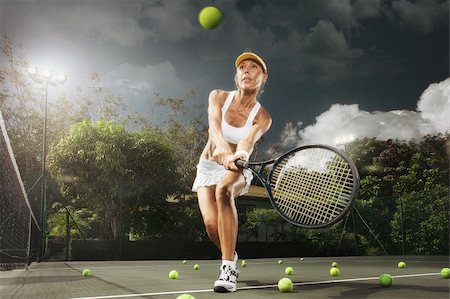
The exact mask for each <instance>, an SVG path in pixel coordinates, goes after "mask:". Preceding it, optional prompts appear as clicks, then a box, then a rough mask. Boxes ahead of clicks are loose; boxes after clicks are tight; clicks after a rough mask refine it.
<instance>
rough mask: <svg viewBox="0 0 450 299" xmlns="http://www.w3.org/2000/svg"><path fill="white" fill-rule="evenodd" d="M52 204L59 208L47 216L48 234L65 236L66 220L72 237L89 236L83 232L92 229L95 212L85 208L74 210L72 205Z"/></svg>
mask: <svg viewBox="0 0 450 299" xmlns="http://www.w3.org/2000/svg"><path fill="white" fill-rule="evenodd" d="M54 206H55V207H56V206H57V207H59V209H58V208H56V211H55V212H54V213H52V214H50V216H49V217H48V226H47V230H48V235H49V236H54V237H64V236H66V234H67V231H66V230H67V221H68V224H69V228H70V230H69V234H70V236H71V238H72V239H74V238H77V239H80V238H87V237H90V236H89V235H85V234H86V232H91V231H92V225H93V224H94V223H95V222H97V218H98V215H97V214H95V213H93V212H92V211H89V210H88V209H86V208H82V209H79V210H75V209H74V208H73V207H72V206H67V207H61V204H55V205H54ZM69 213H70V214H69Z"/></svg>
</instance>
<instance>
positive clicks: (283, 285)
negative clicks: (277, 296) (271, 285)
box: [278, 278, 294, 293]
mask: <svg viewBox="0 0 450 299" xmlns="http://www.w3.org/2000/svg"><path fill="white" fill-rule="evenodd" d="M293 288H294V284H293V283H292V281H291V280H290V279H289V278H282V279H280V280H279V281H278V289H279V290H280V292H283V293H288V292H290V291H292V289H293Z"/></svg>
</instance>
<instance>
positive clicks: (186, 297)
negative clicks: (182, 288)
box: [177, 294, 195, 299]
mask: <svg viewBox="0 0 450 299" xmlns="http://www.w3.org/2000/svg"><path fill="white" fill-rule="evenodd" d="M177 299H195V297H194V296H192V295H191V294H181V295H180V296H178V297H177Z"/></svg>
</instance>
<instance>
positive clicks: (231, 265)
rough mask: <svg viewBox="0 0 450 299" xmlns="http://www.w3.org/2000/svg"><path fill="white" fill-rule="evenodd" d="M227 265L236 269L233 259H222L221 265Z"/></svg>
mask: <svg viewBox="0 0 450 299" xmlns="http://www.w3.org/2000/svg"><path fill="white" fill-rule="evenodd" d="M223 265H227V266H229V267H231V268H233V269H236V263H235V262H234V261H228V260H222V266H223Z"/></svg>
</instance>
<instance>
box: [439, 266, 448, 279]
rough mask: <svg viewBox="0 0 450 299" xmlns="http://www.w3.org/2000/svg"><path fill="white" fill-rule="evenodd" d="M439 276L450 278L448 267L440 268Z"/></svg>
mask: <svg viewBox="0 0 450 299" xmlns="http://www.w3.org/2000/svg"><path fill="white" fill-rule="evenodd" d="M441 277H442V278H450V268H442V270H441Z"/></svg>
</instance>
